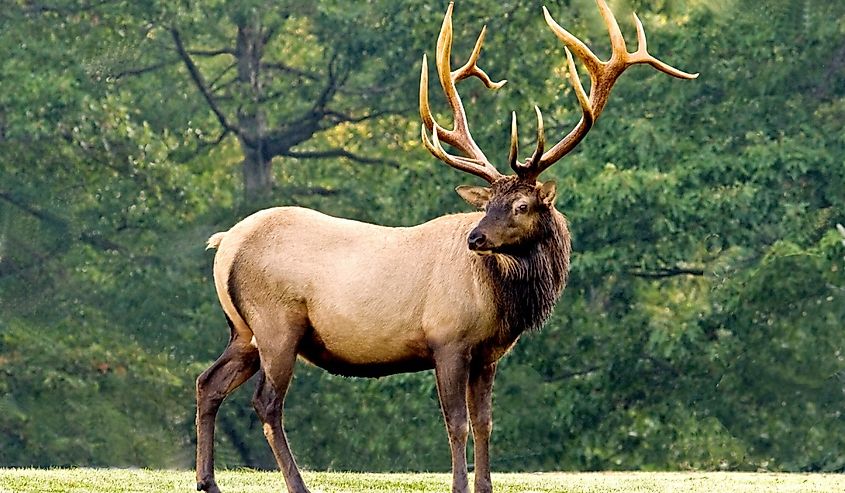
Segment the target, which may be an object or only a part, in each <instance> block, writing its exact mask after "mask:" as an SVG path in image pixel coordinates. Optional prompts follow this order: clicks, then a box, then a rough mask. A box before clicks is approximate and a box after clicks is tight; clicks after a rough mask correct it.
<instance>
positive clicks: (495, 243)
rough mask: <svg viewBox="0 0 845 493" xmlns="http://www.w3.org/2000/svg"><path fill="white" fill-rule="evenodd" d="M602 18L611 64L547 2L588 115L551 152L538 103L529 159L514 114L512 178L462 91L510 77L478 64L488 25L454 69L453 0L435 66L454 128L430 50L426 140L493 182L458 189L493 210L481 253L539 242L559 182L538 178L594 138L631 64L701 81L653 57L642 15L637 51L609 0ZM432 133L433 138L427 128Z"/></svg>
mask: <svg viewBox="0 0 845 493" xmlns="http://www.w3.org/2000/svg"><path fill="white" fill-rule="evenodd" d="M596 3H597V4H598V7H599V11H600V12H601V16H602V18H603V19H604V22H605V24H606V25H607V29H608V32H609V34H610V44H611V48H612V54H611V57H610V59H609V60H608V61H602V60H600V59H599V58H598V57H597V56H596V55H595V54H594V53H593V52H592V51H591V50H590V49H589V48H588V47H587V45H585V44H584V43H583V42H582V41H581V40H579V39H578V38H576V37H575V36H573V35H572V34H570V33H569V32H568V31H567V30H566V29H564V28H562V27H561V26H560V25H558V23H557V22H555V20H554V19H552V17H551V15H550V14H549V11H548V10H547V9H546V7H543V16H544V18H545V20H546V24H548V26H549V27H550V28H551V30H552V32H554V34H555V35H556V36H557V37H558V39H560V40H561V41H563V43H564V44H565V45H566V47H565V48H564V51H565V52H566V62H567V68H568V77H569V80H570V82H571V84H572V86H573V88H574V90H575V95H576V96H577V98H578V102H579V103H580V105H581V111H582V116H581V120H580V121H579V122H578V124H577V125H576V126H575V128H574V129H572V130H571V131H570V132H569V133H568V134H567V135H566V136H564V137H563V138H562V139H561V140H560V141H559V142H558V143H557V144H555V145H554V146H552V148H551V149H548V150H546V149H545V147H546V145H545V144H546V142H545V134H544V131H543V115H542V113H541V112H540V108H538V107H536V106H535V107H534V109H535V111H536V113H537V146H536V148H535V149H534V152H533V153H532V154H531V156H529V157H527V158H526V159H525V160H524V161H523V162H520V161H519V159H518V156H517V154H518V151H519V148H518V140H519V139H518V136H517V123H516V113H515V112H514V113H513V114H512V118H511V142H510V153H509V157H508V161H509V164H510V167H511V169H512V170H513V171H514V174H513V175H509V176H505V175H502V174H501V173H499V171H498V170H497V169H496V167H495V166H494V165H493V164H492V163H491V162H490V160H488V159H487V157H486V156H485V155H484V153H483V152H482V151H481V149H480V148H479V147H478V145H477V144H476V143H475V141H474V140H473V138H472V135H471V134H470V131H469V125H468V123H467V118H466V112H465V111H464V106H463V103H462V102H461V98H460V96H459V95H458V91H457V88H456V85H457V83H459V82H460V81H462V80H464V79H466V78H469V77H472V76H475V77H478V78H479V79H480V80H481V81H482V82H483V83H484V85H485V86H487V88H488V89H499V88H501V87H502V86H503V85H505V83H506V82H507V81H505V80H502V81H500V82H493V81H492V80H491V79H490V77H489V76H488V75H487V74H486V73H485V72H484V71H483V70H482V69H481V68H479V67H478V57H479V55H480V54H481V45H482V44H483V42H484V35H485V33H486V30H487V28H486V26H485V27H484V28H482V30H481V34H479V36H478V40H477V41H476V42H475V48H473V50H472V53H471V55H470V57H469V60H468V61H467V62H466V64H464V65H463V66H462V67H460V68H458V69H457V70H454V71H453V70H452V69H451V52H452V10H453V8H454V3H450V4H449V8H448V9H447V11H446V16H445V18H444V19H443V25H442V27H441V28H440V35H439V36H438V38H437V51H436V57H435V65H436V66H437V75H438V78H439V80H440V85H441V86H442V87H443V91H444V92H445V94H446V100H447V101H448V103H449V106H450V107H451V108H452V114H453V119H454V128H453V129H452V130H447V129H444V128H443V127H441V126H440V125H438V124H437V122H436V121H435V120H434V117H433V115H432V113H431V108H430V107H429V104H428V61H427V58H426V56H425V55H423V61H422V72H421V74H420V117H421V118H422V122H423V124H422V141H423V144H424V145H425V147H426V148H427V149H428V150H429V151H430V152H431V153H432V154H433V155H434V156H435V157H437V158H438V159H440V160H441V161H443V162H444V163H446V164H448V165H449V166H451V167H453V168H456V169H458V170H461V171H465V172H467V173H470V174H473V175H476V176H478V177H480V178H483V179H484V180H486V181H487V182H488V183H490V187H470V186H461V187H458V189H457V192H458V194H459V195H460V196H461V197H463V198H464V200H466V201H467V202H469V203H470V204H472V205H474V206H476V207H478V208H480V209H484V210H485V211H486V214H485V216H484V218H483V219H482V220H481V222H479V224H478V225H477V226H476V227H475V228H474V229H473V230H472V231H471V232H470V234H469V236H468V238H467V241H468V246H469V248H470V249H471V250H474V251H476V252H479V253H489V252H498V251H503V252H504V251H509V250H513V249H519V248H520V247H522V246H523V245H529V244H533V243H536V242H537V241H538V239H539V236H541V235H542V234H543V229H544V228H542V225H543V224H544V223H545V219H547V218H548V217H549V216H551V214H553V210H554V201H555V192H556V187H555V183H554V182H553V181H547V182H545V183H542V182H540V181H538V177H539V176H540V174H541V173H542V172H543V171H545V170H546V169H547V168H548V167H549V166H551V165H552V164H554V163H555V162H557V161H558V160H559V159H560V158H562V157H563V156H564V155H566V154H568V153H569V152H570V151H572V149H574V148H575V146H576V145H578V143H579V142H581V140H582V139H583V138H584V137H585V136H586V135H587V132H589V130H590V128H592V126H593V124H594V122H595V121H596V119H597V118H598V117H599V115H600V114H601V112H602V110H603V109H604V107H605V105H606V104H607V99H608V97H609V96H610V91H611V89H612V88H613V84H614V83H615V82H616V80H617V79H618V78H619V76H620V75H622V72H624V71H625V70H626V69H627V68H628V67H630V66H631V65H636V64H640V63H645V64H649V65H651V66H653V67H654V68H656V69H657V70H660V71H661V72H664V73H666V74H669V75H671V76H674V77H678V78H681V79H695V78H696V77H698V74H690V73H686V72H683V71H681V70H678V69H676V68H674V67H671V66H669V65H667V64H666V63H664V62H662V61H660V60H658V59H657V58H654V57H653V56H651V55H650V54H649V53H648V51H647V49H646V37H645V31H644V30H643V25H642V23H641V22H640V20H639V18H638V17H637V15H636V14H634V23H635V24H636V26H637V42H638V47H637V51H635V52H632V53H629V52H628V48H627V47H626V45H625V39H624V38H623V37H622V32H621V31H620V29H619V25H618V23H617V22H616V18H615V17H614V16H613V13H612V12H611V11H610V8H609V7H608V6H607V3H605V0H596ZM570 50H572V51H573V52H575V55H576V56H577V57H578V58H580V59H581V61H582V63H583V64H584V66H585V67H586V69H587V72H588V73H589V75H590V94H589V95H587V93H586V91H585V90H584V86H583V85H582V84H581V80H580V79H579V78H578V73H577V71H576V68H575V62H574V60H573V58H572V53H571V52H570ZM429 132H430V133H431V138H429V135H428V133H429ZM441 141H442V142H446V143H447V144H449V145H450V146H452V147H453V148H455V149H456V150H458V151H459V152H460V153H461V154H462V155H453V154H449V153H447V152H446V151H445V150H444V148H443V146H442V144H441Z"/></svg>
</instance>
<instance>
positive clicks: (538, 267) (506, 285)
mask: <svg viewBox="0 0 845 493" xmlns="http://www.w3.org/2000/svg"><path fill="white" fill-rule="evenodd" d="M545 229H546V230H545V231H542V233H541V238H542V239H541V240H540V241H539V242H537V243H536V244H534V245H532V246H531V247H529V248H527V249H525V250H523V251H520V252H516V253H514V254H504V253H497V254H494V255H489V256H486V257H483V258H482V261H483V264H484V270H485V271H486V273H487V275H488V276H489V279H490V285H491V287H492V289H493V296H494V299H495V301H496V306H497V308H498V310H499V320H500V324H501V326H500V331H501V332H500V333H501V334H502V335H505V336H512V337H516V336H519V334H521V333H523V332H525V331H529V330H536V329H539V328H540V327H542V326H543V323H545V322H546V320H548V318H549V316H550V315H551V313H552V309H553V308H554V306H555V303H557V300H558V298H559V297H560V294H561V292H562V291H563V288H564V286H565V285H566V281H567V278H568V275H569V252H570V243H569V230H568V229H567V227H566V220H565V219H564V218H563V216H562V215H560V214H559V213H557V212H556V211H554V212H552V217H550V218H549V220H548V223H547V225H546V227H545Z"/></svg>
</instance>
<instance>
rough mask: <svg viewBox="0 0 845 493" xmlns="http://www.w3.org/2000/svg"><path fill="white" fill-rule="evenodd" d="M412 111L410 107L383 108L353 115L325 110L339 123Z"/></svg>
mask: <svg viewBox="0 0 845 493" xmlns="http://www.w3.org/2000/svg"><path fill="white" fill-rule="evenodd" d="M408 111H410V109H409V108H405V109H399V110H393V109H388V110H381V111H374V112H372V113H368V114H366V115H362V116H352V115H349V114H347V113H343V112H341V111H335V110H331V109H327V110H326V111H325V115H326V116H332V117H334V118H336V119H337V121H338V122H339V123H361V122H364V121H367V120H372V119H373V118H379V117H382V116H385V115H400V114H402V113H406V112H408Z"/></svg>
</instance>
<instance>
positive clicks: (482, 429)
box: [467, 363, 496, 493]
mask: <svg viewBox="0 0 845 493" xmlns="http://www.w3.org/2000/svg"><path fill="white" fill-rule="evenodd" d="M495 376H496V363H492V364H489V365H486V366H479V367H474V368H472V370H471V371H470V374H469V392H468V396H467V397H468V403H469V417H470V421H471V422H472V441H473V450H474V456H475V493H491V492H492V491H493V483H492V481H491V480H490V453H489V449H490V433H491V432H492V431H493V379H494V378H495Z"/></svg>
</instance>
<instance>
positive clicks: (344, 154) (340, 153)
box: [280, 148, 399, 168]
mask: <svg viewBox="0 0 845 493" xmlns="http://www.w3.org/2000/svg"><path fill="white" fill-rule="evenodd" d="M280 155H282V156H287V157H292V158H297V159H328V158H338V157H339V158H344V159H349V160H350V161H355V162H358V163H362V164H386V165H388V166H391V167H393V168H398V167H399V163H397V162H396V161H393V160H390V159H383V158H371V157H366V156H360V155H358V154H355V153H352V152H349V151H347V150H346V149H340V148H336V149H327V150H325V151H287V152H285V153H282V154H280Z"/></svg>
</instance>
